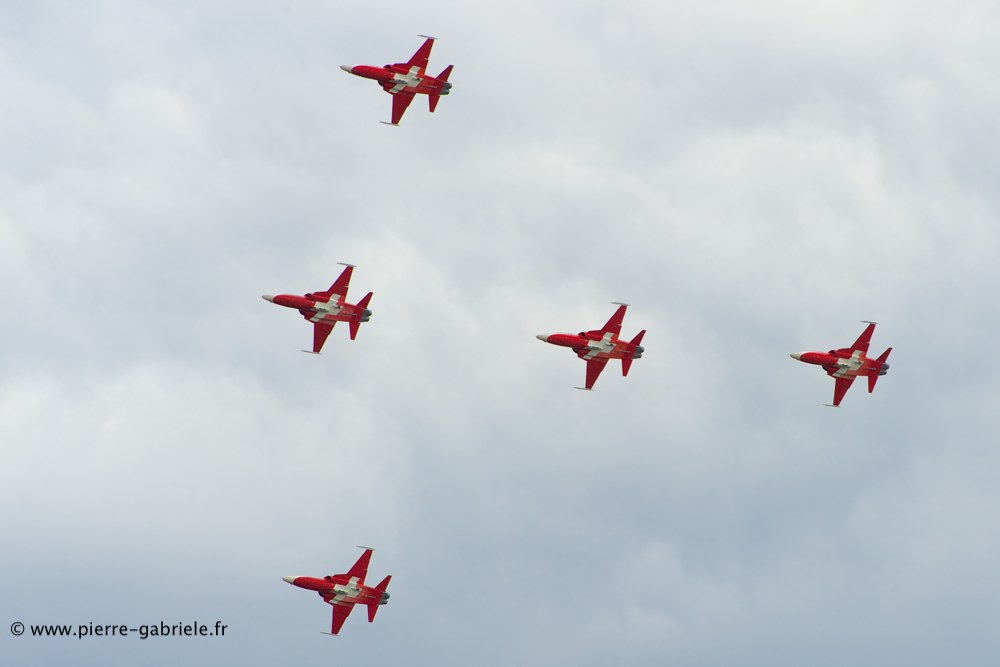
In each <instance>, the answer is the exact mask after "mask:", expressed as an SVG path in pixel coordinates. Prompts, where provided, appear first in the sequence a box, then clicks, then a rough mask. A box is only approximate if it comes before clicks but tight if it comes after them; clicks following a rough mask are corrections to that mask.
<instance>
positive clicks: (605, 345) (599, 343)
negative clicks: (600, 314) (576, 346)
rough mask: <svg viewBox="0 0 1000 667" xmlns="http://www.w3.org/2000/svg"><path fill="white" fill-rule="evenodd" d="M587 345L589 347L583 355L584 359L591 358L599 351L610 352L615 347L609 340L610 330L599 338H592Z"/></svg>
mask: <svg viewBox="0 0 1000 667" xmlns="http://www.w3.org/2000/svg"><path fill="white" fill-rule="evenodd" d="M587 347H588V348H590V352H588V353H587V354H585V355H584V357H583V358H584V359H593V358H594V357H596V356H597V355H598V354H600V353H601V352H610V351H611V350H613V349H615V344H614V343H612V342H611V332H610V331H609V332H608V333H606V334H604V337H603V338H601V340H592V341H590V342H589V343H587Z"/></svg>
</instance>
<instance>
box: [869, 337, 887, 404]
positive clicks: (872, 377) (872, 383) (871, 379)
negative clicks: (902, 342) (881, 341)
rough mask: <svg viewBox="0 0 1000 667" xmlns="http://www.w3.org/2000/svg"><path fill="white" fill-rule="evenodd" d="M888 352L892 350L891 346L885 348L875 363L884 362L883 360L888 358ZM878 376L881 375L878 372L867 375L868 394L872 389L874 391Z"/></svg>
mask: <svg viewBox="0 0 1000 667" xmlns="http://www.w3.org/2000/svg"><path fill="white" fill-rule="evenodd" d="M890 352H892V348H891V347H890V348H889V349H888V350H886V351H885V352H883V353H882V356H880V357H879V358H878V359H876V360H875V361H876V363H878V364H884V363H885V360H886V359H888V358H889V353H890ZM886 368H888V367H886ZM883 372H884V371H883ZM880 377H881V374H878V375H869V376H868V393H869V394H870V393H872V392H873V391H875V383H876V382H878V379H879V378H880Z"/></svg>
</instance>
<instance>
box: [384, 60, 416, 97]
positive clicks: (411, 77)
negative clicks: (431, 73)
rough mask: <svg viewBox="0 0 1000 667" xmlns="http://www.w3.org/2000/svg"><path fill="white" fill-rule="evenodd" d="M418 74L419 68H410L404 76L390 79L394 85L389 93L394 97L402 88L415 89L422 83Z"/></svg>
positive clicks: (398, 75) (400, 75) (399, 75)
mask: <svg viewBox="0 0 1000 667" xmlns="http://www.w3.org/2000/svg"><path fill="white" fill-rule="evenodd" d="M420 74H421V72H420V68H419V67H416V66H413V67H411V68H410V71H409V72H407V73H406V74H397V75H396V76H395V77H393V79H392V82H393V83H394V84H396V85H394V86H393V87H392V89H391V90H390V91H389V92H390V93H392V94H394V95H395V94H396V93H398V92H399V91H401V90H403V89H404V88H416V87H417V86H419V85H420V82H421V81H423V79H422V78H421V76H420Z"/></svg>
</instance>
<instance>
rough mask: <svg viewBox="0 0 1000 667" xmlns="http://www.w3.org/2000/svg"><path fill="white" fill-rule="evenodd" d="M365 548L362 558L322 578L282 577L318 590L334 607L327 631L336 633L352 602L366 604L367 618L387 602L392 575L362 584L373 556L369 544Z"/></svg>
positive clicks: (352, 606) (372, 615) (293, 583)
mask: <svg viewBox="0 0 1000 667" xmlns="http://www.w3.org/2000/svg"><path fill="white" fill-rule="evenodd" d="M358 548H359V549H364V550H365V552H364V553H363V554H361V558H359V559H358V562H357V563H355V564H354V565H353V566H352V567H351V569H350V570H348V571H347V572H346V573H344V574H331V575H328V576H326V577H323V578H322V579H316V578H315V577H282V580H283V581H287V582H288V583H290V584H291V585H292V586H298V587H299V588H306V589H308V590H311V591H316V592H317V593H319V595H320V597H321V598H323V602H325V603H327V604H328V605H330V606H331V607H333V624H332V625H331V627H330V632H329V633H324V634H331V635H336V634H337V633H339V632H340V628H342V627H343V625H344V621H346V620H347V617H348V616H350V614H351V611H352V610H353V609H354V605H356V604H363V605H365V606H366V607H368V622H369V623H371V622H372V621H374V620H375V612H377V611H378V608H379V606H380V605H383V604H386V603H387V602H389V594H388V593H387V592H386V591H385V589H386V587H387V586H388V585H389V580H390V579H392V575H391V574H390V575H388V576H386V578H385V579H383V580H382V581H381V582H379V584H378V585H377V586H365V575H367V574H368V562H369V561H370V560H371V558H372V551H374V550H373V549H372V548H371V547H358Z"/></svg>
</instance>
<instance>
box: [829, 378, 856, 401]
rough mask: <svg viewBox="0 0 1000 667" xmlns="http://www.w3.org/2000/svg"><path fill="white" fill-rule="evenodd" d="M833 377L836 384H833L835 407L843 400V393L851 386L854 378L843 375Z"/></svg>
mask: <svg viewBox="0 0 1000 667" xmlns="http://www.w3.org/2000/svg"><path fill="white" fill-rule="evenodd" d="M834 379H835V380H836V381H837V384H835V385H834V386H833V407H837V406H839V405H840V402H841V401H842V400H844V394H846V393H847V390H848V389H850V388H851V385H852V384H854V378H853V377H843V378H834Z"/></svg>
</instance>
